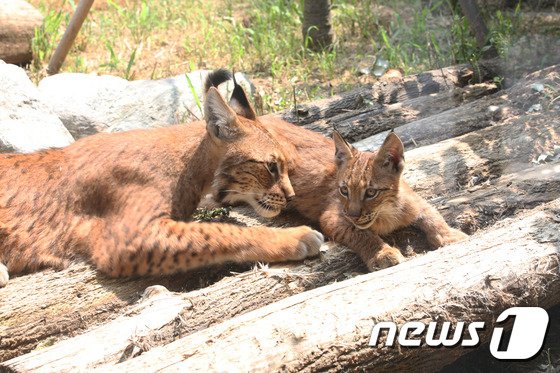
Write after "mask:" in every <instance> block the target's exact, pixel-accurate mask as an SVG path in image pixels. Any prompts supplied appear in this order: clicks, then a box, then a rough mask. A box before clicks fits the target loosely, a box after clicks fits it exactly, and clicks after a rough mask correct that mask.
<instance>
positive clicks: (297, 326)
mask: <svg viewBox="0 0 560 373" xmlns="http://www.w3.org/2000/svg"><path fill="white" fill-rule="evenodd" d="M535 210H536V211H531V212H530V213H529V214H527V215H526V216H524V217H521V218H518V219H515V220H507V221H504V222H502V223H501V224H499V226H498V227H496V228H495V229H492V230H491V231H489V232H481V233H480V234H477V235H476V236H474V237H472V238H471V239H470V240H469V241H468V242H466V243H458V244H454V245H450V246H449V247H447V248H445V249H441V250H437V251H434V252H431V253H429V254H427V255H425V256H422V257H420V258H416V259H414V260H410V261H408V262H406V263H403V264H401V265H398V266H395V267H391V268H389V269H386V270H382V271H378V272H374V273H371V274H367V275H363V276H358V277H355V278H353V279H350V280H346V281H343V282H340V283H335V284H331V285H328V286H325V287H323V288H320V289H315V290H311V291H308V292H305V293H302V294H298V295H296V296H293V297H290V298H288V299H284V300H282V301H279V302H276V303H274V304H271V305H269V306H266V307H262V308H260V309H258V310H256V311H254V312H250V313H247V314H245V315H242V316H239V317H236V318H234V319H231V320H228V321H226V322H223V323H221V324H218V325H216V326H213V327H210V328H207V329H205V330H202V331H200V332H197V333H195V334H191V335H189V336H186V337H184V338H181V339H179V340H177V341H175V342H172V343H170V344H168V345H166V346H163V347H159V348H155V349H153V350H151V351H148V352H146V353H144V354H142V355H140V356H139V357H137V358H134V359H132V360H129V361H126V362H123V363H121V364H119V365H112V364H107V365H103V366H101V367H98V370H99V371H103V372H109V371H157V370H163V369H165V370H167V371H170V370H173V371H189V372H191V371H208V370H211V371H225V370H228V371H230V370H235V371H248V370H251V371H280V370H281V371H284V372H300V371H304V372H306V371H309V372H311V371H328V370H332V371H335V370H336V371H340V370H365V371H389V370H391V371H410V370H415V371H434V370H437V369H439V368H442V367H443V366H445V365H447V364H449V363H451V362H453V361H454V360H456V359H457V357H459V356H460V355H462V354H464V353H466V352H468V351H470V349H469V348H464V347H455V348H443V349H442V348H430V347H426V345H425V344H424V343H422V347H421V348H406V347H403V346H398V347H393V348H390V347H383V348H381V347H377V346H376V345H374V346H369V345H368V343H369V341H370V337H371V333H372V327H373V325H374V322H380V321H393V322H395V323H396V324H397V325H399V326H402V325H403V324H404V323H405V322H409V321H420V322H422V323H424V324H427V323H428V322H431V321H436V322H442V321H450V322H452V323H456V322H458V321H467V322H469V321H470V322H472V321H482V322H484V324H485V325H492V324H493V323H494V322H495V321H496V315H499V314H500V313H501V312H502V311H504V310H505V309H507V308H510V307H515V306H527V305H535V304H538V305H539V306H540V307H545V308H549V307H552V306H554V305H557V304H559V303H560V276H559V274H558V272H559V264H560V254H559V249H560V200H555V201H553V202H551V203H548V204H546V205H544V206H542V208H537V209H535ZM474 264H476V265H474ZM395 283H398V284H399V286H398V287H395ZM490 329H491V328H486V330H484V331H481V332H480V334H479V337H480V339H481V341H482V343H485V342H488V341H489V336H490V333H491V330H490ZM383 338H385V337H382V339H383ZM25 363H27V361H25V360H23V361H22V360H18V359H14V360H13V361H10V362H7V363H6V364H5V365H6V366H8V367H10V368H11V369H15V370H18V371H24V370H27V369H29V366H27V365H26V364H25Z"/></svg>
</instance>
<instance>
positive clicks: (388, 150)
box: [377, 131, 404, 173]
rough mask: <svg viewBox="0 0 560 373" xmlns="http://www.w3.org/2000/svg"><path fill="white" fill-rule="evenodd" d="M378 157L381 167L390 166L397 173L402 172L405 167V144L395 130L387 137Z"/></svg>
mask: <svg viewBox="0 0 560 373" xmlns="http://www.w3.org/2000/svg"><path fill="white" fill-rule="evenodd" d="M377 159H378V160H379V162H380V164H381V167H383V168H388V169H390V170H391V171H393V172H395V173H401V172H402V170H403V168H404V146H403V143H402V141H401V139H400V138H399V137H398V136H397V135H396V134H395V133H394V132H393V131H391V132H389V135H387V137H386V138H385V141H384V142H383V145H381V147H380V148H379V150H378V151H377Z"/></svg>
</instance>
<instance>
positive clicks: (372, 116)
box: [303, 83, 498, 142]
mask: <svg viewBox="0 0 560 373" xmlns="http://www.w3.org/2000/svg"><path fill="white" fill-rule="evenodd" d="M497 90H498V88H497V87H496V85H495V84H492V83H482V84H475V85H469V86H466V87H463V88H460V87H456V88H455V89H453V90H449V91H443V92H439V93H433V94H430V95H424V96H420V97H416V98H412V99H407V100H404V101H402V102H398V103H395V104H379V103H376V102H370V103H368V105H367V106H366V108H364V109H359V110H352V111H349V112H346V113H341V114H338V115H335V116H332V117H330V118H327V119H322V120H318V121H316V122H313V123H309V124H305V125H303V127H304V128H307V129H308V130H311V131H315V132H320V133H322V134H324V135H325V136H327V137H331V136H332V132H333V130H334V129H336V130H337V131H338V132H339V133H340V134H341V135H342V136H343V137H344V138H345V139H346V140H348V141H350V142H354V141H358V140H361V139H364V138H366V137H369V136H372V135H375V134H377V133H380V132H382V131H386V130H390V129H392V128H396V127H399V126H402V125H404V124H405V123H409V122H413V121H416V120H419V119H422V118H429V117H431V116H433V115H436V114H439V113H442V112H445V111H447V110H450V109H453V108H456V107H458V106H460V105H463V104H465V103H468V102H472V101H474V100H477V99H479V98H481V97H484V96H486V95H489V94H491V93H493V92H496V91H497Z"/></svg>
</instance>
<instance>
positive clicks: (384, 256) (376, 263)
mask: <svg viewBox="0 0 560 373" xmlns="http://www.w3.org/2000/svg"><path fill="white" fill-rule="evenodd" d="M402 262H404V256H403V254H402V253H401V251H400V250H399V249H397V248H394V247H392V246H389V245H387V246H384V247H383V248H381V250H379V251H377V252H376V253H375V255H374V256H373V258H371V259H370V260H368V261H367V263H366V265H367V267H368V269H369V270H370V271H375V270H378V269H383V268H389V267H392V266H394V265H397V264H399V263H402Z"/></svg>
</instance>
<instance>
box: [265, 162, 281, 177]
mask: <svg viewBox="0 0 560 373" xmlns="http://www.w3.org/2000/svg"><path fill="white" fill-rule="evenodd" d="M266 169H267V170H268V172H270V173H271V174H273V175H277V174H278V164H277V163H276V162H269V163H267V164H266Z"/></svg>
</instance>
